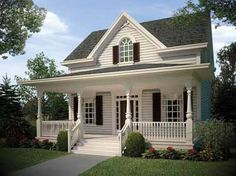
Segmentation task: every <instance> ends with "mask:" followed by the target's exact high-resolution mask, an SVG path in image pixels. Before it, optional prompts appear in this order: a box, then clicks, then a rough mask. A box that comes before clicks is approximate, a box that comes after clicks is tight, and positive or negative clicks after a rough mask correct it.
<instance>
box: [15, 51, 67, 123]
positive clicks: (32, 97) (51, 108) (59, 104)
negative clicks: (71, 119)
mask: <svg viewBox="0 0 236 176" xmlns="http://www.w3.org/2000/svg"><path fill="white" fill-rule="evenodd" d="M25 74H26V78H21V77H18V76H16V79H17V80H18V81H22V80H27V79H30V80H33V79H42V78H51V77H56V76H60V75H62V74H64V72H63V71H60V70H57V66H56V64H55V61H54V60H53V59H49V58H47V57H46V56H45V55H44V53H43V52H42V53H40V54H37V55H36V57H35V58H33V59H29V60H28V61H27V71H26V72H25ZM19 92H20V95H21V99H22V103H23V105H24V107H23V113H24V115H25V116H28V117H29V118H30V119H35V118H36V114H37V98H36V96H37V95H36V90H35V88H33V87H29V86H24V85H21V86H19ZM42 109H43V114H44V115H45V116H47V117H48V118H50V119H55V120H56V119H64V118H66V117H67V116H68V114H67V113H68V108H67V102H66V96H65V95H63V94H60V93H50V92H47V93H45V94H44V97H43V101H42Z"/></svg>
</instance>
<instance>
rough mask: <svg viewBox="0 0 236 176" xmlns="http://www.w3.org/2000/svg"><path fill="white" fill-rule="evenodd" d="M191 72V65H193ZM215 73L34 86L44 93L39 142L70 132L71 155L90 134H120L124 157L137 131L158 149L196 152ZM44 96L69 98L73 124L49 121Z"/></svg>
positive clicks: (75, 79)
mask: <svg viewBox="0 0 236 176" xmlns="http://www.w3.org/2000/svg"><path fill="white" fill-rule="evenodd" d="M188 67H189V66H188ZM208 71H209V68H208V67H206V68H200V67H196V69H195V70H194V69H186V70H183V69H182V68H181V69H180V70H176V69H175V70H174V71H172V70H171V69H170V70H165V71H163V70H152V69H150V70H146V71H132V72H130V71H127V73H124V72H122V73H119V74H117V75H116V74H113V73H112V74H111V73H103V74H97V75H85V76H84V75H82V76H70V77H68V78H63V77H62V78H60V77H59V78H51V79H45V80H39V81H29V82H26V83H24V84H28V85H34V86H36V88H37V90H38V119H37V137H38V138H39V139H40V138H50V139H54V140H55V139H56V136H57V134H58V133H59V131H61V130H67V131H68V136H69V137H68V146H69V147H68V151H71V149H73V147H74V146H75V145H76V144H77V143H78V142H79V141H83V139H84V135H87V134H100V135H115V136H117V137H118V139H119V154H117V155H121V154H122V152H123V150H124V147H125V146H124V143H125V140H126V138H127V135H128V134H129V133H130V132H131V131H138V132H140V133H141V134H143V136H144V137H145V138H146V140H147V141H149V142H151V143H152V144H153V145H156V146H157V147H166V146H168V145H172V146H174V147H176V148H192V146H193V134H192V133H193V132H192V131H193V130H192V126H193V121H196V120H201V115H200V114H201V113H200V112H201V88H200V86H201V80H203V79H204V78H206V75H208V74H205V73H207V72H208ZM43 92H59V93H66V94H67V95H68V111H69V116H68V120H65V121H44V120H43V116H42V109H41V98H42V96H43Z"/></svg>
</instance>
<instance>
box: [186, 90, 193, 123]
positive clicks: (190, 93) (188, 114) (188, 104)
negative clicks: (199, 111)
mask: <svg viewBox="0 0 236 176" xmlns="http://www.w3.org/2000/svg"><path fill="white" fill-rule="evenodd" d="M187 95H188V98H187V113H186V117H187V119H192V117H193V113H192V101H191V99H192V98H191V96H192V87H188V88H187Z"/></svg>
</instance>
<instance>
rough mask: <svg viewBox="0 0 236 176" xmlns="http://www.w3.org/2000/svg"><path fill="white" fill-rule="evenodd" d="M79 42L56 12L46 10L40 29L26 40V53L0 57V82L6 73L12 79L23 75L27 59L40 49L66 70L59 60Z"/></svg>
mask: <svg viewBox="0 0 236 176" xmlns="http://www.w3.org/2000/svg"><path fill="white" fill-rule="evenodd" d="M79 42H80V39H79V38H78V37H76V36H74V35H73V34H72V32H71V31H70V26H68V25H67V23H66V22H65V21H63V20H62V19H61V18H60V17H59V16H58V15H57V14H55V13H53V12H50V11H48V12H47V16H46V18H45V20H44V23H43V26H42V28H41V31H40V32H39V33H36V34H33V35H32V37H31V38H29V39H28V40H27V41H26V46H25V51H26V53H25V54H24V55H19V56H15V57H12V56H9V58H8V59H7V60H1V59H0V82H1V77H2V76H4V75H5V74H6V73H8V75H9V76H10V77H11V78H12V80H13V79H14V76H15V75H19V76H23V77H24V72H25V71H26V63H27V60H28V59H30V58H34V57H35V55H36V54H38V53H40V52H42V51H43V52H44V53H45V55H46V56H47V57H49V58H51V59H55V61H56V64H57V66H58V68H59V69H63V70H66V68H65V67H62V66H61V65H60V62H61V61H63V60H64V59H65V57H66V56H67V55H69V54H70V52H71V51H72V50H73V49H74V48H75V47H76V45H78V44H79ZM9 68H10V69H9Z"/></svg>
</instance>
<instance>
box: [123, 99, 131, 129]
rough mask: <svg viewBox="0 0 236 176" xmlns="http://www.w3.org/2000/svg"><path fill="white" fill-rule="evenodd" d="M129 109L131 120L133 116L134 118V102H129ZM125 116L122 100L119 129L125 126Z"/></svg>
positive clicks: (124, 102)
mask: <svg viewBox="0 0 236 176" xmlns="http://www.w3.org/2000/svg"><path fill="white" fill-rule="evenodd" d="M130 109H131V115H132V120H133V116H134V101H133V100H131V101H130ZM125 115H126V101H125V100H122V101H120V125H121V126H120V127H121V128H122V127H123V126H124V124H125V119H126V117H125Z"/></svg>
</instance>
